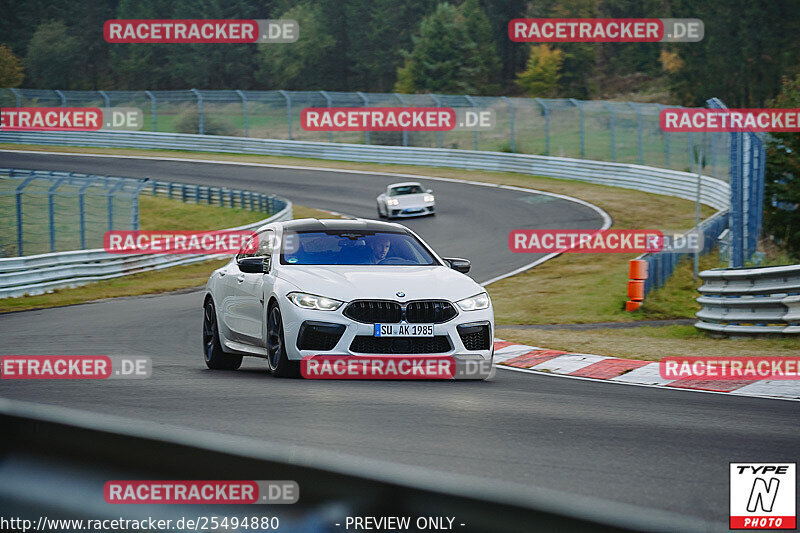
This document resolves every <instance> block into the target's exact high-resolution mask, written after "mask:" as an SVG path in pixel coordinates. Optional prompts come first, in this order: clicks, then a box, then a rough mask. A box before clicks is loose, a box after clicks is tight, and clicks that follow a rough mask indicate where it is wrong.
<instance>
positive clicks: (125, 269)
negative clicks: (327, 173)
mask: <svg viewBox="0 0 800 533" xmlns="http://www.w3.org/2000/svg"><path fill="white" fill-rule="evenodd" d="M272 198H273V202H281V205H283V208H282V209H281V210H280V211H279V212H278V213H276V214H274V215H272V216H271V217H269V218H266V219H264V220H260V221H258V222H254V223H252V224H246V225H244V226H238V227H236V228H229V230H251V229H256V228H258V227H260V226H262V225H264V224H268V223H270V222H276V221H279V220H289V219H291V218H292V203H291V202H290V201H288V200H284V199H281V198H277V197H272ZM218 257H224V255H222V254H215V255H202V254H197V255H195V254H191V255H186V254H167V255H153V254H130V255H124V256H120V255H119V254H110V253H108V252H106V251H105V250H103V249H96V250H75V251H70V252H58V253H53V254H41V255H31V256H25V257H12V258H2V259H0V298H8V297H18V296H23V295H26V294H42V293H45V292H47V291H49V290H51V289H55V288H65V287H78V286H80V285H85V284H87V283H90V282H92V281H100V280H105V279H112V278H117V277H121V276H126V275H129V274H136V273H138V272H146V271H149V270H161V269H163V268H169V267H173V266H179V265H187V264H191V263H197V262H199V261H205V260H207V259H213V258H218Z"/></svg>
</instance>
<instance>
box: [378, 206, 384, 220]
mask: <svg viewBox="0 0 800 533" xmlns="http://www.w3.org/2000/svg"><path fill="white" fill-rule="evenodd" d="M378 218H386V215H384V214H383V213H381V204H378Z"/></svg>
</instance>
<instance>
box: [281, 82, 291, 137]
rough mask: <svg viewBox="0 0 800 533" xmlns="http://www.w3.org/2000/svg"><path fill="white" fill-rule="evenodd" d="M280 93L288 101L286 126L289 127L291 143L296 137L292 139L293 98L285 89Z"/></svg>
mask: <svg viewBox="0 0 800 533" xmlns="http://www.w3.org/2000/svg"><path fill="white" fill-rule="evenodd" d="M278 92H279V93H281V96H283V97H284V98H285V99H286V125H287V126H288V130H289V140H290V141H291V140H292V139H294V137H292V97H291V96H290V95H289V93H287V92H286V91H284V90H283V89H281V90H280V91H278Z"/></svg>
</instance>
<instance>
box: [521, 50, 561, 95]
mask: <svg viewBox="0 0 800 533" xmlns="http://www.w3.org/2000/svg"><path fill="white" fill-rule="evenodd" d="M562 61H563V58H562V55H561V50H559V49H558V48H550V46H548V45H546V44H541V45H539V46H531V53H530V56H529V57H528V64H527V65H526V66H525V71H524V72H521V73H519V74H518V75H517V85H519V86H520V87H521V88H523V89H525V92H527V93H528V95H529V96H533V97H542V98H552V97H553V96H555V95H556V93H557V92H558V80H559V79H560V78H561V74H560V70H561V64H562Z"/></svg>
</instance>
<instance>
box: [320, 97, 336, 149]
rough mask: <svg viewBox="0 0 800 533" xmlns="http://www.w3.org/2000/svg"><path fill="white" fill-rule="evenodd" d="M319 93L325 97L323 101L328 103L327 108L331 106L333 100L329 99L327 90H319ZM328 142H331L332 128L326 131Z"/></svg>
mask: <svg viewBox="0 0 800 533" xmlns="http://www.w3.org/2000/svg"><path fill="white" fill-rule="evenodd" d="M319 94H321V95H322V97H323V98H324V99H325V101H326V102H327V103H328V109H330V108H331V107H333V101H332V100H331V97H330V96H329V95H328V91H320V92H319ZM328 142H333V130H331V131H329V132H328Z"/></svg>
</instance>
